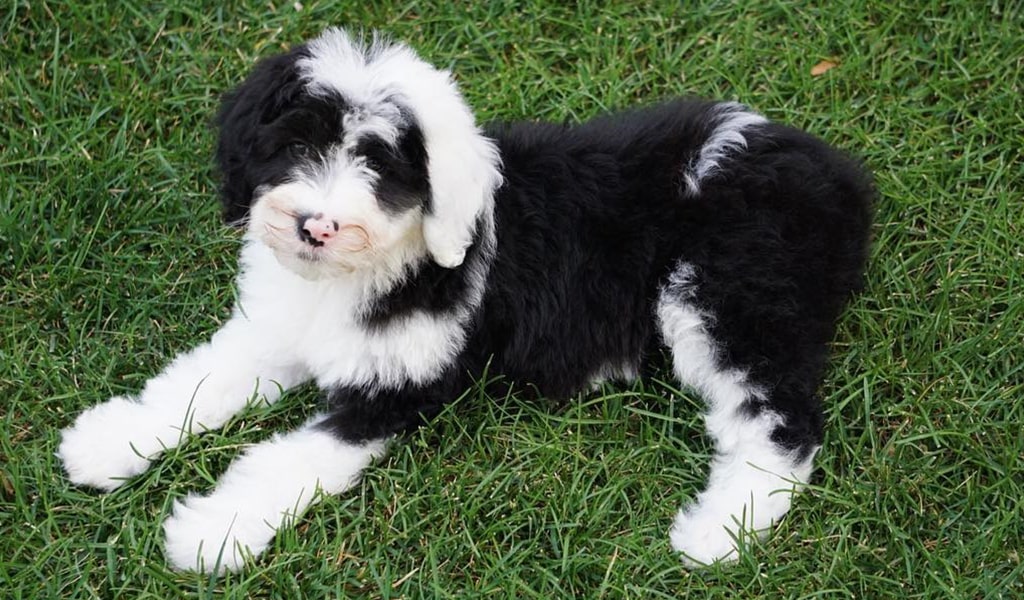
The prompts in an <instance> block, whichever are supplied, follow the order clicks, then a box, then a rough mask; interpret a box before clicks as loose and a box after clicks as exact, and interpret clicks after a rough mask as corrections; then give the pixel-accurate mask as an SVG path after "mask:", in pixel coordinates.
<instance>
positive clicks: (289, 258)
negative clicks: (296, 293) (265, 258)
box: [271, 247, 357, 281]
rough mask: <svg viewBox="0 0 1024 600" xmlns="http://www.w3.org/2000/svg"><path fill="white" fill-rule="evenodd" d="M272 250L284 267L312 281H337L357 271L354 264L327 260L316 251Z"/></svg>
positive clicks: (272, 248)
mask: <svg viewBox="0 0 1024 600" xmlns="http://www.w3.org/2000/svg"><path fill="white" fill-rule="evenodd" d="M271 250H273V252H274V257H275V258H277V262H278V263H280V265H281V266H282V267H284V268H285V269H288V270H289V271H291V272H292V273H295V274H296V275H298V276H299V277H302V278H303V279H308V280H310V281H322V280H325V279H335V278H338V277H342V276H345V275H349V274H351V273H353V272H355V271H356V270H357V267H356V265H354V264H347V263H344V262H339V261H338V260H336V259H335V260H326V258H325V257H324V256H323V255H322V254H320V253H317V252H315V251H310V250H298V251H296V250H295V249H283V248H274V247H271Z"/></svg>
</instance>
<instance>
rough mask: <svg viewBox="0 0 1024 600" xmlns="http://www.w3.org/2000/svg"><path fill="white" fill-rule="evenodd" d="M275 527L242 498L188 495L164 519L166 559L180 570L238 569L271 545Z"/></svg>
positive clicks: (208, 571) (219, 570)
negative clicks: (253, 510) (254, 512)
mask: <svg viewBox="0 0 1024 600" xmlns="http://www.w3.org/2000/svg"><path fill="white" fill-rule="evenodd" d="M275 533H276V530H275V528H274V527H273V526H272V525H271V524H270V523H268V522H267V520H266V519H265V518H264V517H263V516H262V515H257V514H252V513H251V512H249V513H247V512H246V502H245V499H242V498H225V497H222V496H219V495H218V494H217V493H216V492H214V493H213V494H212V495H210V496H189V497H188V498H187V499H186V500H185V501H184V502H176V503H175V504H174V512H173V514H172V515H171V516H170V517H168V518H167V520H166V521H165V522H164V543H165V549H166V555H167V560H168V561H169V562H170V563H171V566H172V567H174V568H175V569H177V570H179V571H201V572H204V573H214V572H224V571H225V570H226V571H239V570H241V568H242V567H243V566H244V565H245V562H246V559H247V558H249V557H255V556H259V555H260V554H261V553H262V552H263V551H264V550H266V549H267V547H268V546H269V545H270V542H271V540H273V539H274V534H275Z"/></svg>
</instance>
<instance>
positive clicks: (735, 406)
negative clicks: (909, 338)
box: [658, 264, 813, 566]
mask: <svg viewBox="0 0 1024 600" xmlns="http://www.w3.org/2000/svg"><path fill="white" fill-rule="evenodd" d="M693 275H694V271H693V268H692V267H691V266H690V265H686V264H683V265H680V267H679V268H678V269H677V270H676V272H675V273H674V274H673V276H672V277H671V278H670V281H669V284H668V286H666V288H665V291H663V292H662V296H661V298H660V300H659V303H658V320H659V324H660V327H661V333H662V336H663V338H664V340H665V343H666V344H667V345H668V346H669V347H670V348H671V349H672V358H673V366H674V369H675V372H676V376H677V377H679V379H680V381H681V382H682V383H684V384H685V385H688V386H690V387H693V388H694V389H695V390H697V391H698V392H699V393H700V394H701V395H702V397H703V398H704V399H705V401H706V402H707V404H708V412H707V414H706V416H705V423H706V426H707V431H708V434H709V435H710V436H711V438H712V439H713V440H714V442H715V456H714V458H713V459H712V462H711V474H710V476H709V477H708V484H707V487H706V489H705V490H704V491H703V492H701V493H700V494H699V495H698V496H697V498H696V500H695V501H694V502H693V503H692V504H691V505H689V506H687V507H685V508H684V509H683V510H681V511H680V512H679V514H678V515H677V516H676V519H675V523H674V524H673V526H672V530H671V532H670V533H669V537H670V539H671V542H672V547H673V548H674V549H675V550H677V551H679V552H682V553H683V555H684V556H683V561H684V562H685V563H686V564H687V565H688V566H696V565H699V564H709V563H712V562H715V561H719V560H723V559H725V560H731V559H735V558H736V555H735V552H736V550H737V543H738V542H739V541H740V540H742V539H743V537H744V536H746V535H750V534H753V535H764V534H766V533H767V531H768V530H769V528H770V527H771V525H772V523H774V522H775V521H777V520H779V519H780V518H782V516H783V515H785V514H786V512H787V511H788V510H789V507H790V504H791V496H792V492H793V491H794V490H799V489H800V487H801V486H802V485H803V484H805V483H806V482H807V480H808V479H809V477H810V475H811V470H812V458H813V455H812V458H808V459H806V460H804V461H797V460H796V458H795V457H793V456H791V455H790V454H789V453H787V452H785V451H784V450H782V449H780V448H779V447H778V446H777V445H776V444H775V443H774V442H772V440H771V433H772V431H773V430H774V429H775V428H776V427H778V426H779V425H781V424H782V423H783V421H782V418H781V416H779V415H778V414H776V413H773V412H770V411H768V410H767V409H766V410H764V411H763V412H762V413H761V414H760V415H758V416H757V417H754V418H751V417H749V416H747V415H746V414H745V413H744V412H743V405H744V404H745V403H746V402H747V401H749V400H752V399H754V400H756V399H757V398H759V397H763V392H762V391H761V390H759V389H758V388H757V387H755V386H751V385H750V384H749V383H747V381H746V375H745V373H743V372H741V371H737V370H723V369H720V368H719V367H718V360H717V348H716V347H715V344H714V341H713V340H712V338H711V336H710V335H708V333H707V329H706V326H705V321H706V320H707V319H708V318H710V317H709V316H708V315H706V314H703V313H702V312H701V311H699V310H697V309H696V308H694V307H693V305H692V304H690V303H689V300H692V298H693V297H694V295H695V289H694V287H693V285H692V278H693Z"/></svg>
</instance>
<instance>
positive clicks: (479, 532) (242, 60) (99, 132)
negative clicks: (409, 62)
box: [0, 0, 1024, 599]
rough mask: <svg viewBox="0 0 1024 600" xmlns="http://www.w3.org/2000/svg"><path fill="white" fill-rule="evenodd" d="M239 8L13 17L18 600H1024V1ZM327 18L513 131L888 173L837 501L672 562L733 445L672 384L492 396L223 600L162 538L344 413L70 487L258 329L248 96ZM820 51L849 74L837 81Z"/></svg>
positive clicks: (415, 446)
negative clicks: (168, 390) (99, 424)
mask: <svg viewBox="0 0 1024 600" xmlns="http://www.w3.org/2000/svg"><path fill="white" fill-rule="evenodd" d="M207 4H210V5H213V3H204V2H199V1H198V0H172V1H170V2H154V3H139V2H124V3H117V2H113V1H112V2H84V1H83V2H45V1H38V2H37V1H32V2H26V1H17V0H9V1H7V2H5V3H4V5H3V9H2V10H0V48H2V49H3V50H2V52H0V300H2V303H0V306H2V313H0V597H2V598H5V599H6V598H12V599H20V598H172V597H203V598H207V597H233V598H245V597H257V598H259V597H267V598H271V597H275V598H276V597H280V598H320V597H339V598H340V597H369V598H420V597H423V598H433V597H457V598H464V597H475V596H487V597H499V598H538V599H540V598H545V599H546V598H563V597H565V598H569V597H580V598H602V597H603V598H620V597H627V598H669V597H672V598H674V597H680V596H689V597H694V598H701V597H707V598H721V597H751V598H822V597H828V598H832V597H835V598H1014V597H1022V595H1024V584H1022V581H1024V565H1022V562H1021V561H1022V554H1024V520H1022V518H1024V515H1022V513H1024V507H1022V502H1024V501H1022V498H1024V468H1022V462H1024V429H1022V425H1021V424H1022V422H1024V403H1022V401H1021V400H1022V397H1024V366H1022V365H1024V349H1022V344H1021V337H1022V331H1024V301H1022V297H1024V292H1022V290H1024V250H1022V247H1024V246H1022V244H1021V239H1022V238H1024V202H1022V194H1024V166H1022V165H1024V163H1022V160H1021V148H1022V147H1024V116H1022V115H1024V100H1022V98H1024V89H1022V83H1024V58H1022V42H1021V40H1022V37H1021V36H1022V31H1024V13H1022V11H1024V8H1022V6H1021V3H1020V2H999V1H992V2H972V1H966V0H965V1H960V2H957V1H942V2H939V1H934V2H916V3H891V2H871V3H869V2H865V1H864V0H853V1H851V2H847V3H838V2H837V3H831V4H832V6H829V7H827V8H826V7H822V8H817V9H815V8H808V7H807V6H806V5H807V3H804V2H796V1H793V2H781V1H773V2H769V1H755V2H746V3H738V4H740V5H742V6H743V8H738V7H737V6H735V5H734V4H733V3H729V2H700V3H693V4H692V5H691V3H678V2H674V1H673V2H660V3H644V6H643V7H642V8H641V7H640V4H639V3H637V4H636V5H634V4H630V3H608V4H614V6H613V7H603V6H601V5H603V4H605V3H590V2H582V3H579V5H578V6H577V7H576V8H574V9H569V8H563V7H562V6H561V3H558V2H553V1H541V0H534V1H531V2H527V3H524V4H523V5H521V6H520V5H519V3H514V2H479V3H474V4H476V5H477V6H476V7H475V8H471V9H470V8H465V7H463V6H462V5H463V4H469V3H456V2H439V3H436V5H433V6H428V5H427V4H426V3H417V2H404V3H403V2H382V3H369V2H352V3H332V2H316V1H314V0H306V1H305V2H304V3H303V4H304V5H305V6H303V7H302V10H296V8H295V6H294V5H293V4H292V3H290V2H284V1H280V2H274V3H269V2H266V1H259V2H255V1H254V2H245V3H242V2H239V3H229V4H230V6H229V7H227V8H219V9H210V8H207V6H206V5H207ZM680 4H685V5H687V7H686V8H679V5H680ZM911 4H913V5H911ZM371 5H373V6H374V8H369V6H371ZM840 5H843V6H840ZM328 24H342V25H347V26H359V27H364V28H381V29H384V30H386V31H389V32H391V33H393V35H394V36H396V37H398V38H401V39H404V40H407V41H408V42H409V43H411V44H412V45H413V46H415V47H416V48H417V49H418V50H419V51H420V52H422V54H423V55H424V56H425V57H427V58H428V59H429V60H431V61H432V62H434V63H435V64H439V65H443V66H451V67H453V68H454V69H456V71H457V73H458V77H459V80H460V82H461V85H462V88H463V89H464V91H465V93H466V95H467V97H468V98H469V100H470V101H471V103H472V104H473V105H474V106H475V107H476V108H477V110H478V113H479V115H480V116H481V118H484V119H489V118H522V117H525V118H535V117H541V118H545V119H554V120H563V119H579V118H586V117H588V116H591V115H594V114H597V113H599V112H601V111H602V110H604V109H607V108H613V107H622V106H627V105H632V104H635V103H643V102H651V101H654V100H656V99H658V98H662V97H666V96H670V95H675V94H698V95H702V96H711V97H721V98H729V99H738V100H741V101H743V102H745V103H748V104H750V105H752V106H754V107H755V108H756V109H758V110H759V111H761V112H763V113H765V114H766V115H768V116H770V117H772V118H775V119H779V120H782V121H785V122H788V123H791V124H794V125H797V126H801V127H805V128H807V129H809V130H811V131H813V132H814V133H816V134H818V135H820V136H822V137H824V138H825V139H827V140H829V141H831V142H833V143H835V144H838V145H840V146H842V147H845V148H848V149H850V150H851V151H853V152H855V153H857V154H859V155H861V156H862V157H864V159H865V160H866V161H867V162H868V164H869V165H870V166H871V167H872V169H873V170H874V171H875V173H876V177H877V182H878V187H879V190H880V192H881V199H880V202H879V204H878V207H877V217H876V225H875V229H874V238H875V244H874V250H873V254H872V260H871V264H870V268H869V274H868V285H867V289H866V291H865V292H864V294H863V295H862V296H861V297H860V298H859V299H857V300H856V301H855V302H854V303H853V304H852V305H851V307H850V308H849V310H848V311H847V312H846V313H845V315H844V317H843V320H842V323H841V326H840V330H839V333H838V336H837V339H836V343H835V347H834V360H833V363H832V367H831V369H830V371H829V373H828V376H827V378H826V382H825V384H824V388H823V394H824V396H825V398H826V399H827V403H828V428H827V435H826V440H825V446H824V449H823V450H822V452H821V453H820V455H819V460H818V464H819V470H818V474H817V475H816V478H815V480H814V482H815V485H814V486H812V488H811V489H810V490H809V491H808V493H806V494H804V495H803V496H801V497H800V498H799V500H797V502H796V506H795V510H794V511H793V512H792V513H791V515H790V516H789V517H787V519H786V520H785V521H784V522H783V523H782V524H781V525H780V526H779V527H778V529H777V530H776V532H775V533H774V535H773V536H772V537H771V539H769V540H768V541H766V542H763V543H759V544H757V546H758V547H757V548H755V549H753V551H752V552H750V553H748V554H746V555H744V557H743V558H742V559H741V560H740V561H739V562H738V563H736V564H732V565H728V566H716V567H712V568H709V569H706V570H702V571H695V572H690V571H686V570H683V569H682V568H681V566H680V564H679V562H678V561H677V559H676V558H675V557H674V556H673V555H672V554H671V553H670V552H669V546H668V540H667V535H666V532H667V527H668V525H669V523H670V521H671V518H672V516H673V514H674V512H675V511H676V510H677V509H678V507H679V506H680V505H681V504H682V503H683V502H684V501H685V500H686V499H687V498H689V497H692V495H693V494H695V493H696V492H697V491H698V490H699V489H700V487H701V485H702V484H703V477H704V476H705V472H706V468H707V458H706V456H707V452H708V442H707V440H706V439H705V438H704V437H703V436H702V433H701V423H700V418H699V411H700V405H699V402H698V399H696V398H694V397H693V396H691V395H687V394H682V393H679V392H678V391H676V390H674V389H673V388H672V385H671V384H670V383H662V382H657V381H652V382H647V383H646V384H645V385H646V387H640V386H637V387H635V388H623V387H618V388H607V389H606V390H605V391H604V393H603V394H599V395H597V396H592V397H587V398H583V399H580V400H578V401H576V402H572V403H569V404H565V405H558V406H535V405H530V404H527V403H523V402H519V401H517V400H515V399H512V400H510V401H509V402H508V403H506V404H503V405H501V406H499V405H494V404H490V403H486V402H484V403H473V402H471V401H463V402H460V403H458V404H456V405H454V406H453V407H452V409H451V410H450V411H448V412H447V413H446V414H445V415H443V416H442V417H441V418H440V419H439V420H438V421H437V422H436V423H435V424H434V425H432V426H431V427H429V428H425V429H423V430H422V431H420V432H419V433H417V434H415V435H412V436H410V437H408V438H406V439H404V440H402V441H401V442H400V443H398V444H396V445H395V447H394V449H393V451H392V453H391V455H390V457H389V458H388V459H387V460H385V461H384V462H383V463H381V464H380V465H379V466H376V467H374V468H372V469H370V471H369V472H368V473H367V476H366V478H365V481H364V482H363V483H362V484H361V485H359V486H358V487H357V488H356V489H355V490H353V491H351V492H350V493H348V494H345V495H343V496H342V497H338V498H329V499H327V500H326V501H325V502H323V503H322V504H320V505H318V506H316V507H314V508H313V509H311V510H310V511H309V513H308V514H307V515H306V516H305V517H304V518H303V519H302V520H301V522H300V524H299V526H298V528H297V529H296V530H294V531H287V532H283V533H282V534H281V535H280V536H278V538H277V539H276V540H275V542H274V547H273V548H272V549H271V551H270V552H268V554H267V555H266V556H265V557H264V558H262V559H260V560H259V561H258V562H257V563H256V564H255V565H254V566H252V567H251V568H250V569H248V570H246V571H245V572H243V573H241V574H237V575H231V576H228V577H224V578H220V579H210V578H207V577H203V576H199V575H196V574H189V573H184V574H182V573H175V572H172V571H169V570H168V569H167V567H166V564H165V561H164V557H163V554H162V550H161V543H162V541H161V540H162V536H161V530H160V527H159V524H160V522H161V520H162V518H163V517H164V516H165V515H166V514H167V511H168V508H169V506H170V502H171V500H172V499H173V498H177V497H181V496H182V495H184V494H185V493H187V492H188V491H191V490H206V489H209V488H210V486H211V485H212V484H213V481H214V480H215V478H216V476H217V474H218V473H220V472H221V471H222V469H223V468H224V467H225V465H226V464H227V463H228V462H229V461H230V460H231V458H232V457H234V456H236V455H237V453H238V452H239V450H240V448H241V447H242V446H244V445H245V444H248V443H252V442H255V441H258V440H261V439H264V438H265V437H266V436H268V435H269V434H270V432H271V431H275V430H281V429H283V428H286V427H288V426H292V425H295V424H297V423H300V422H301V421H302V420H303V417H304V416H305V415H307V414H309V412H310V411H312V410H314V409H315V406H316V393H315V391H314V390H312V389H309V388H305V389H302V390H299V391H298V392H296V393H292V394H289V396H288V397H287V398H286V399H285V400H283V401H282V402H281V403H279V404H278V405H276V406H274V407H263V408H257V409H253V410H252V411H250V412H247V413H245V414H243V415H241V416H240V417H238V418H237V419H235V420H234V421H232V422H231V423H229V424H228V426H227V427H226V428H225V429H224V430H223V431H222V432H218V433H216V434H210V435H207V436H203V437H201V438H198V439H195V440H193V441H190V442H188V443H187V444H185V445H184V446H183V447H181V448H179V449H177V450H175V451H173V452H171V453H170V454H169V455H168V456H166V457H164V458H163V459H161V460H160V461H158V462H157V463H156V464H155V466H154V468H153V469H152V470H151V471H149V472H148V473H146V474H145V475H143V476H141V477H139V478H138V479H137V480H135V481H133V482H132V483H131V484H129V485H127V486H126V487H125V488H124V489H122V490H119V491H118V492H116V493H113V494H110V495H106V496H104V495H98V494H95V493H92V492H90V491H87V490H82V489H77V488H75V487H72V486H71V485H69V483H68V482H67V480H66V479H65V477H64V475H63V474H62V472H61V467H60V465H59V463H58V461H57V460H56V459H55V458H54V456H53V452H54V450H55V448H56V445H57V442H58V437H59V436H58V431H59V429H60V428H61V427H63V426H65V425H67V424H68V423H70V422H71V420H72V419H73V418H74V416H75V415H76V414H77V413H78V412H80V411H81V410H82V409H83V408H85V407H87V406H90V405H93V404H95V403H97V402H100V401H102V400H104V399H105V398H107V397H109V396H110V395H112V394H120V393H131V392H134V391H136V390H138V389H139V388H140V387H141V385H142V384H143V382H144V381H145V380H146V378H148V377H150V376H152V375H153V374H155V373H156V372H157V371H158V370H159V369H160V367H161V365H162V364H163V363H164V362H165V361H166V360H167V359H168V358H169V357H171V356H173V355H174V354H175V353H177V352H180V351H183V350H185V349H187V348H189V347H191V346H192V345H194V344H196V343H198V342H199V341H200V340H202V339H204V337H205V336H207V335H209V334H210V333H211V332H212V331H214V330H215V329H216V328H217V327H218V325H219V324H220V323H221V322H222V321H223V320H224V319H225V318H226V316H227V315H228V309H229V307H230V305H231V302H232V297H233V292H232V284H231V281H232V272H233V263H234V260H233V254H234V252H235V250H236V249H237V247H238V239H237V236H236V235H235V234H233V233H232V232H230V231H228V230H226V229H224V228H222V227H220V226H218V208H217V206H216V202H215V201H214V196H215V183H214V181H213V177H212V172H211V168H210V158H209V157H210V154H211V145H212V141H213V138H212V133H211V131H210V130H209V129H208V127H207V124H208V122H209V119H210V116H211V115H212V113H213V111H214V110H215V107H216V101H217V94H218V93H220V92H222V91H224V90H226V89H228V88H229V87H231V86H232V84H234V83H236V82H238V81H239V80H240V78H241V77H242V76H243V75H244V74H245V73H246V71H247V70H248V69H249V68H250V67H251V65H252V63H253V61H254V60H255V59H256V58H257V57H260V56H264V55H267V54H270V53H273V52H275V51H277V50H279V49H281V48H284V47H287V46H288V45H289V44H293V43H295V42H297V41H298V40H301V39H303V38H304V37H308V36H311V35H313V34H315V33H317V32H318V31H319V30H320V29H321V28H322V27H324V26H325V25H328ZM822 59H832V60H834V61H836V62H838V63H839V66H838V67H837V68H835V69H832V70H831V71H828V72H827V73H825V74H824V75H822V76H819V77H812V76H811V75H810V69H811V67H812V66H813V65H815V64H816V63H818V62H819V61H820V60H822ZM599 396H600V397H599ZM669 398H672V400H671V401H670V400H669ZM456 415H458V418H456Z"/></svg>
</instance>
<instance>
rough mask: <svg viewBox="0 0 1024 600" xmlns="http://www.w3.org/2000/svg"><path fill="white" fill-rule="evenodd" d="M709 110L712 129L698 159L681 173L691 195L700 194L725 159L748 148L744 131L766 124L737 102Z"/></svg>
mask: <svg viewBox="0 0 1024 600" xmlns="http://www.w3.org/2000/svg"><path fill="white" fill-rule="evenodd" d="M712 110H713V112H714V116H713V117H711V118H713V119H714V120H715V129H714V131H713V132H712V133H711V135H710V136H708V139H707V141H706V142H704V145H703V146H701V149H700V152H699V153H698V155H697V159H696V160H695V161H694V163H693V164H692V165H691V166H690V167H689V168H688V169H686V170H685V171H684V172H683V180H684V181H685V182H686V190H687V192H688V193H689V194H690V195H691V196H696V195H697V194H699V193H700V184H701V181H703V180H704V179H705V178H707V177H709V176H711V175H713V174H714V173H715V172H716V171H718V170H719V168H720V167H719V165H720V163H721V162H722V160H723V159H724V158H725V157H726V156H728V155H729V154H731V153H733V152H736V151H737V150H741V149H744V148H746V147H747V138H745V137H743V130H744V129H747V128H748V127H754V126H756V125H762V124H764V123H767V122H768V120H767V119H765V118H764V117H762V116H761V115H759V114H757V113H754V112H750V111H749V110H747V108H746V107H745V106H743V105H742V104H740V103H738V102H723V103H721V104H719V105H717V106H715V107H714V109H712Z"/></svg>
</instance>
